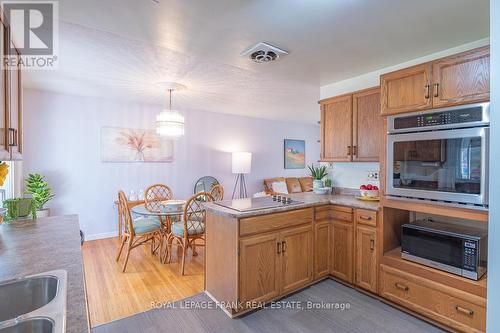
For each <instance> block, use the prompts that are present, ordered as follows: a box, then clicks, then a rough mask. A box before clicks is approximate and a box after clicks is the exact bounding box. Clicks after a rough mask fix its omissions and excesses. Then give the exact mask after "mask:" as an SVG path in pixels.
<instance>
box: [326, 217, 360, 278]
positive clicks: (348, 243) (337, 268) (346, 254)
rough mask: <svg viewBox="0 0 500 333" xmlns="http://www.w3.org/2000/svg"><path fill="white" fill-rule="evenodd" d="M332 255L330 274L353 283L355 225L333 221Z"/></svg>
mask: <svg viewBox="0 0 500 333" xmlns="http://www.w3.org/2000/svg"><path fill="white" fill-rule="evenodd" d="M331 228H332V236H331V237H332V238H331V242H330V244H331V255H330V260H331V263H330V274H332V275H333V276H335V277H337V278H339V279H342V280H344V281H346V282H349V283H352V280H353V279H352V263H353V259H354V258H353V227H352V224H348V223H340V222H333V223H332V225H331Z"/></svg>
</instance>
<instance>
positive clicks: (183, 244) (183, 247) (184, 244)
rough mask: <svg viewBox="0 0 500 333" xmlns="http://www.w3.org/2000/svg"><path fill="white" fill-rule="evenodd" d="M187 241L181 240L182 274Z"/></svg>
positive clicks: (182, 272) (182, 273)
mask: <svg viewBox="0 0 500 333" xmlns="http://www.w3.org/2000/svg"><path fill="white" fill-rule="evenodd" d="M187 247H188V243H187V241H184V240H183V242H182V264H181V275H184V265H185V263H186V252H187Z"/></svg>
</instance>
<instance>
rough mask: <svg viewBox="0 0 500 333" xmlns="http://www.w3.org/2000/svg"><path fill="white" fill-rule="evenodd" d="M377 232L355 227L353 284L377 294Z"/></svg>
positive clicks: (363, 227) (370, 228) (371, 228)
mask: <svg viewBox="0 0 500 333" xmlns="http://www.w3.org/2000/svg"><path fill="white" fill-rule="evenodd" d="M376 242H377V230H376V229H375V228H373V227H367V226H361V225H357V226H356V245H355V248H356V251H355V252H356V258H355V272H354V283H355V284H356V285H357V286H358V287H361V288H363V289H366V290H368V291H371V292H373V293H376V292H377V275H378V260H377V251H376Z"/></svg>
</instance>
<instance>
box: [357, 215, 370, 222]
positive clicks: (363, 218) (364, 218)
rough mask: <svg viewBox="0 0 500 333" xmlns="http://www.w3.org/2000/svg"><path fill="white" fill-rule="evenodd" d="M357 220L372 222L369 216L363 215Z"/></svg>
mask: <svg viewBox="0 0 500 333" xmlns="http://www.w3.org/2000/svg"><path fill="white" fill-rule="evenodd" d="M359 218H360V219H361V220H366V221H371V220H372V217H371V216H364V215H360V216H359Z"/></svg>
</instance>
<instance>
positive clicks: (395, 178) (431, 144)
mask: <svg viewBox="0 0 500 333" xmlns="http://www.w3.org/2000/svg"><path fill="white" fill-rule="evenodd" d="M388 129H389V133H388V136H387V164H386V166H387V178H386V181H387V182H386V194H387V195H389V196H396V197H402V198H410V199H424V200H432V201H438V202H443V203H458V204H468V205H475V206H482V207H487V206H488V155H489V103H478V104H470V105H462V106H456V107H451V108H443V109H435V110H429V111H423V112H417V113H410V114H404V115H396V116H391V117H389V118H388Z"/></svg>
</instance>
